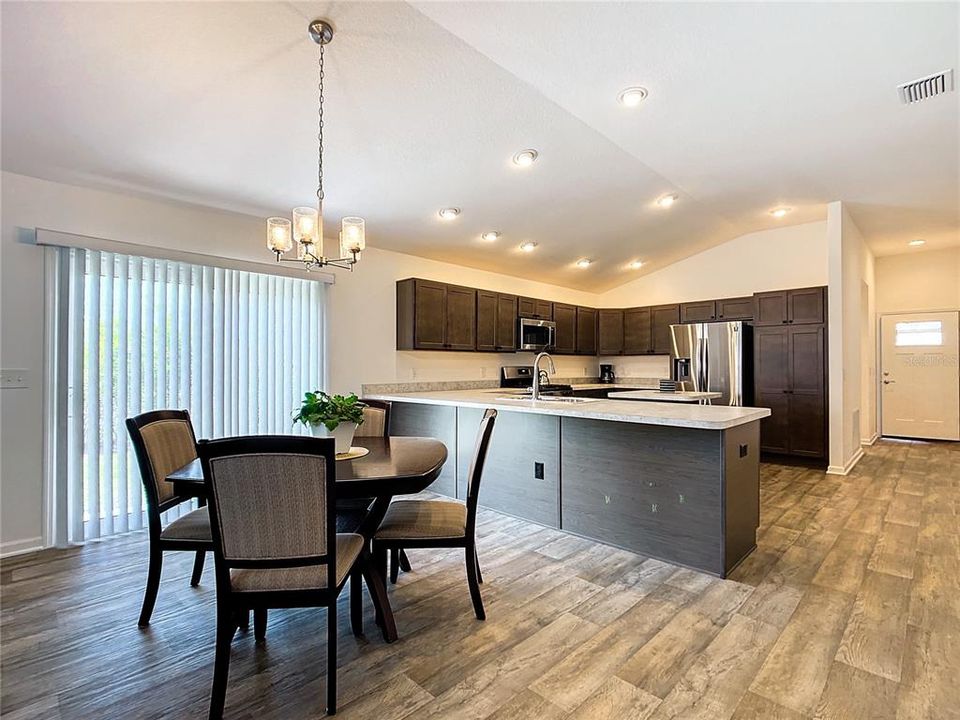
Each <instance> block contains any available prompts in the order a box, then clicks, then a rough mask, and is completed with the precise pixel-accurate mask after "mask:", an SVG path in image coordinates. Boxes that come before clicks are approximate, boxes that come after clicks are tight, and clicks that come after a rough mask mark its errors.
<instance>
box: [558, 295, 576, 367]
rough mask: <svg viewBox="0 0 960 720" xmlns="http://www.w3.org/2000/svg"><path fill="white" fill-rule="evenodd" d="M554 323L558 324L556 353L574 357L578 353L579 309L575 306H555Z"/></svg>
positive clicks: (559, 304)
mask: <svg viewBox="0 0 960 720" xmlns="http://www.w3.org/2000/svg"><path fill="white" fill-rule="evenodd" d="M553 321H554V322H555V323H556V324H557V339H556V343H555V345H554V352H556V353H558V354H560V355H572V354H573V353H575V352H576V351H577V308H576V306H575V305H564V304H562V303H554V304H553Z"/></svg>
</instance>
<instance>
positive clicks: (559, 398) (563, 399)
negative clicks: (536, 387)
mask: <svg viewBox="0 0 960 720" xmlns="http://www.w3.org/2000/svg"><path fill="white" fill-rule="evenodd" d="M597 399H598V398H585V397H570V396H567V395H541V396H540V399H539V400H537V402H546V403H586V402H595V401H596V400H597ZM497 400H515V401H519V402H533V398H532V397H530V396H529V395H527V396H522V395H501V396H499V397H498V398H497Z"/></svg>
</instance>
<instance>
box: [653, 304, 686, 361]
mask: <svg viewBox="0 0 960 720" xmlns="http://www.w3.org/2000/svg"><path fill="white" fill-rule="evenodd" d="M679 323H680V306H679V305H656V306H654V307H652V308H650V329H651V330H650V332H651V335H652V337H653V344H652V347H651V352H653V353H654V354H656V355H670V354H671V353H672V352H673V336H672V335H671V334H670V326H671V325H677V324H679Z"/></svg>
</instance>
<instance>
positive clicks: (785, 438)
mask: <svg viewBox="0 0 960 720" xmlns="http://www.w3.org/2000/svg"><path fill="white" fill-rule="evenodd" d="M756 403H757V407H764V408H769V409H770V417H765V418H763V420H761V421H760V449H761V450H762V451H763V452H773V453H786V452H790V396H789V395H787V394H786V393H784V392H783V391H782V390H780V391H774V392H769V393H757V397H756Z"/></svg>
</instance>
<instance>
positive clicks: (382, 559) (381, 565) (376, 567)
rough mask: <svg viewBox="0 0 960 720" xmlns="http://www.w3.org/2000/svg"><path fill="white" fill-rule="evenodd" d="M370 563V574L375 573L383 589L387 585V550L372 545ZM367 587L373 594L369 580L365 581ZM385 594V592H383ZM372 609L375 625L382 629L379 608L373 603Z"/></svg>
mask: <svg viewBox="0 0 960 720" xmlns="http://www.w3.org/2000/svg"><path fill="white" fill-rule="evenodd" d="M368 562H369V563H370V566H371V568H370V572H372V573H375V574H376V575H377V577H379V578H380V584H381V586H383V587H386V584H387V549H386V548H385V547H384V546H383V545H378V544H377V543H374V544H373V557H372V558H371V559H370V560H369V561H368ZM367 586H368V587H370V592H371V593H373V588H372V586H370V580H367ZM384 592H386V591H384ZM374 609H375V610H376V620H377V625H378V626H380V628H381V629H382V628H383V615H382V614H381V612H380V606H379V605H377V604H376V603H374Z"/></svg>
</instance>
